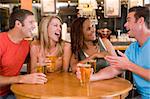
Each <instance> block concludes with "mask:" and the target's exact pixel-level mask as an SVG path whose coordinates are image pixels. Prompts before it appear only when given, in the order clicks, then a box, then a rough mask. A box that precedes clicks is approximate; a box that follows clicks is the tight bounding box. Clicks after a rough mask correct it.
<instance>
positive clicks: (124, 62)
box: [105, 51, 132, 70]
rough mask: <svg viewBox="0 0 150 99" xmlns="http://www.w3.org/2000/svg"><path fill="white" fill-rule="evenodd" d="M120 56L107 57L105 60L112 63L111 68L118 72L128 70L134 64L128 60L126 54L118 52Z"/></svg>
mask: <svg viewBox="0 0 150 99" xmlns="http://www.w3.org/2000/svg"><path fill="white" fill-rule="evenodd" d="M118 54H119V55H120V56H106V57H105V59H106V60H107V61H108V62H109V63H110V65H111V66H113V67H114V68H116V69H118V70H128V68H129V67H130V66H131V64H132V62H130V61H129V60H128V58H127V57H126V55H125V54H123V53H122V52H120V51H118Z"/></svg>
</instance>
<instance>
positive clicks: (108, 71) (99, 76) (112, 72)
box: [90, 66, 122, 81]
mask: <svg viewBox="0 0 150 99" xmlns="http://www.w3.org/2000/svg"><path fill="white" fill-rule="evenodd" d="M121 73H122V71H120V70H117V69H116V68H113V67H112V66H108V67H106V68H104V69H102V70H100V71H99V72H98V73H96V74H94V75H92V76H91V78H90V80H91V81H96V80H104V79H111V78H114V77H116V76H117V75H119V74H121Z"/></svg>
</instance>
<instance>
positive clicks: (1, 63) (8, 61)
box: [0, 32, 29, 96]
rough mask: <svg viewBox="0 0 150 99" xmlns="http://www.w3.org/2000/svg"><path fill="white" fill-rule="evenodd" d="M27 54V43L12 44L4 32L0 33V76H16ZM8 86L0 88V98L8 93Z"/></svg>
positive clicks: (23, 41)
mask: <svg viewBox="0 0 150 99" xmlns="http://www.w3.org/2000/svg"><path fill="white" fill-rule="evenodd" d="M28 52H29V42H28V41H25V40H22V41H21V42H20V43H18V44H16V43H13V42H12V41H11V40H10V39H9V38H8V34H7V33H6V32H4V33H0V75H1V76H7V77H9V76H16V75H18V74H19V73H20V69H21V67H22V65H23V63H24V61H25V58H26V56H27V54H28ZM9 88H10V85H9V86H4V87H0V96H3V95H6V94H7V93H8V92H9Z"/></svg>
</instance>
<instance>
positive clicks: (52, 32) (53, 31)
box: [48, 18, 62, 42]
mask: <svg viewBox="0 0 150 99" xmlns="http://www.w3.org/2000/svg"><path fill="white" fill-rule="evenodd" d="M61 25H62V24H61V22H60V20H59V19H58V18H53V19H52V20H51V21H50V23H49V25H48V36H49V38H50V39H51V40H52V41H54V42H58V41H59V39H60V36H61Z"/></svg>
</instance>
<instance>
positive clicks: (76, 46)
mask: <svg viewBox="0 0 150 99" xmlns="http://www.w3.org/2000/svg"><path fill="white" fill-rule="evenodd" d="M87 19H88V18H84V17H79V18H77V19H75V20H74V21H73V23H72V25H71V32H70V33H71V50H72V52H73V53H74V54H75V55H76V56H78V52H79V51H80V50H81V49H82V48H83V45H84V34H83V23H84V22H85V20H87Z"/></svg>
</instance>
